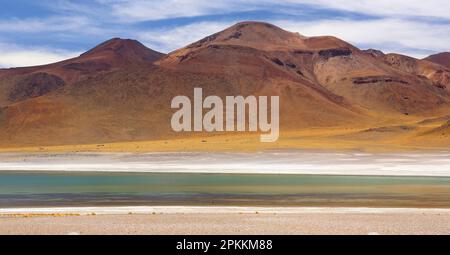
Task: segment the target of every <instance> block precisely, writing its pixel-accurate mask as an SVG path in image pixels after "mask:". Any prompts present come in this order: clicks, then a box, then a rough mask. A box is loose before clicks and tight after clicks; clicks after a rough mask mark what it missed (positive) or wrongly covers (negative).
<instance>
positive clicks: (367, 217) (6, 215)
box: [0, 206, 450, 235]
mask: <svg viewBox="0 0 450 255" xmlns="http://www.w3.org/2000/svg"><path fill="white" fill-rule="evenodd" d="M20 213H22V214H20ZM0 234H3V235H9V234H13V235H17V234H23V235H48V234H50V235H85V234H89V235H255V234H257V235H303V234H307V235H311V234H328V235H342V234H352V235H353V234H356V235H378V234H388V235H389V234H395V235H397V234H413V235H414V234H421V235H436V234H447V235H448V234H450V209H433V208H425V209H422V208H348V207H347V208H331V207H326V208H320V207H297V208H276V207H264V208H261V207H185V206H183V207H167V206H166V207H114V208H112V207H103V208H98V207H89V208H80V207H79V208H75V207H74V208H39V209H38V208H28V209H1V210H0Z"/></svg>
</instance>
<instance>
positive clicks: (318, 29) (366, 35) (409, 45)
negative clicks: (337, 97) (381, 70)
mask: <svg viewBox="0 0 450 255" xmlns="http://www.w3.org/2000/svg"><path fill="white" fill-rule="evenodd" d="M274 23H275V24H277V25H279V26H281V27H282V28H284V29H286V30H289V31H293V32H299V33H301V34H303V35H306V36H318V35H333V36H336V37H338V38H340V39H343V40H345V41H348V42H351V43H353V44H355V45H356V46H358V45H373V46H374V47H378V48H379V49H381V50H384V51H390V50H392V46H393V45H395V48H396V49H397V50H398V51H400V52H399V53H404V54H412V55H414V56H416V57H423V53H422V54H421V53H419V51H420V50H431V51H436V52H439V51H448V46H449V45H450V26H448V25H442V24H429V23H421V22H416V21H409V20H401V19H378V20H359V21H356V20H319V21H310V22H296V21H274ZM414 49H417V50H416V51H414Z"/></svg>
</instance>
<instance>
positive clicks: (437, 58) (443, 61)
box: [424, 52, 450, 68]
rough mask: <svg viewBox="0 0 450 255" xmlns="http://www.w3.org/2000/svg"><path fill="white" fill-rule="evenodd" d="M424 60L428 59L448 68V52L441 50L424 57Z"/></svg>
mask: <svg viewBox="0 0 450 255" xmlns="http://www.w3.org/2000/svg"><path fill="white" fill-rule="evenodd" d="M424 60H428V61H430V62H433V63H436V64H439V65H442V66H445V67H447V68H450V52H441V53H437V54H434V55H430V56H428V57H426V58H424Z"/></svg>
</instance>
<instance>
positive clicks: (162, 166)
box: [0, 151, 450, 177]
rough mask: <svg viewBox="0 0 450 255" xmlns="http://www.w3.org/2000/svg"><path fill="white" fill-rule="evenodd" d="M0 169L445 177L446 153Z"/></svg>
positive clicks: (186, 157)
mask: <svg viewBox="0 0 450 255" xmlns="http://www.w3.org/2000/svg"><path fill="white" fill-rule="evenodd" d="M0 171H45V172H52V171H54V172H136V173H224V174H233V173H234V174H313V175H367V176H435V177H450V153H449V152H434V153H388V154H371V153H359V152H340V153H337V152H305V151H281V152H278V151H277V152H273V151H270V152H269V151H268V152H259V153H201V152H199V153H193V152H171V153H139V154H136V153H73V154H70V153H57V154H36V153H32V154H21V153H8V154H4V153H3V154H0Z"/></svg>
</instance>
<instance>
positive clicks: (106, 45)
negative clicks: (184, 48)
mask: <svg viewBox="0 0 450 255" xmlns="http://www.w3.org/2000/svg"><path fill="white" fill-rule="evenodd" d="M108 54H114V55H118V56H120V57H122V58H125V59H129V60H143V61H152V62H153V61H156V60H158V59H160V58H161V57H163V56H164V54H163V53H160V52H157V51H154V50H152V49H149V48H147V47H146V46H144V45H143V44H142V43H140V42H139V41H136V40H132V39H122V38H118V37H116V38H112V39H110V40H107V41H105V42H103V43H101V44H99V45H97V46H96V47H94V48H92V49H91V50H89V51H87V52H85V53H83V54H81V56H85V57H86V56H104V55H108Z"/></svg>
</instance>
